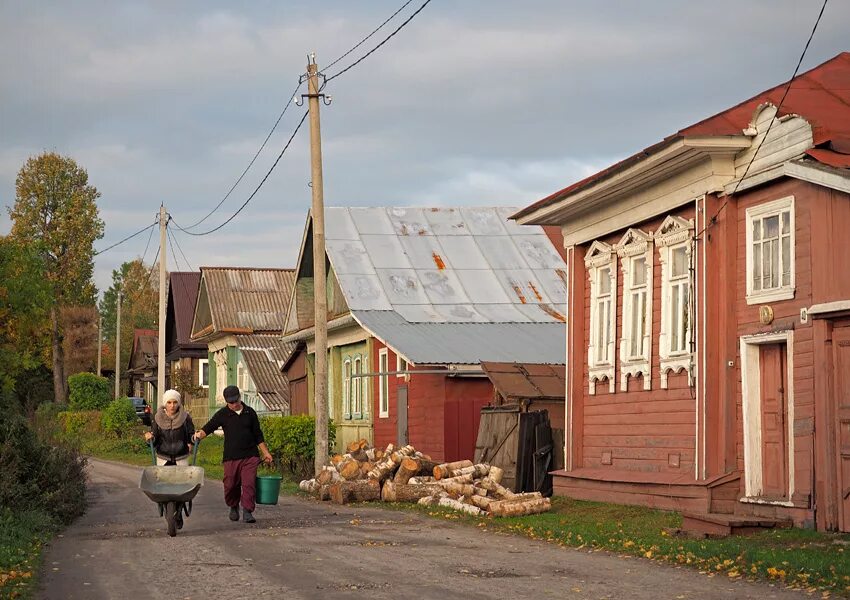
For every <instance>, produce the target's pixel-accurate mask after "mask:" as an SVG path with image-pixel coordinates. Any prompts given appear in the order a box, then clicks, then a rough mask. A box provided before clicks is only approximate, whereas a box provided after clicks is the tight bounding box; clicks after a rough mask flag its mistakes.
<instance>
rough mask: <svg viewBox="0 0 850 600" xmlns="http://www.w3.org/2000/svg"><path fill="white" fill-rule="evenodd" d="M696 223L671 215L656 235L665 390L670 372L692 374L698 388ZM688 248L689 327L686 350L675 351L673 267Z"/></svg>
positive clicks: (662, 371)
mask: <svg viewBox="0 0 850 600" xmlns="http://www.w3.org/2000/svg"><path fill="white" fill-rule="evenodd" d="M693 229H694V222H693V219H683V218H681V217H677V216H674V215H668V216H667V218H666V219H664V222H663V223H662V224H661V227H659V228H658V231H656V232H655V236H654V239H655V245H656V246H658V253H659V254H658V257H659V260H660V262H661V334H660V335H659V338H658V350H659V355H660V364H659V367H660V368H659V371H660V374H661V388H662V389H667V376H668V374H669V373H670V371H672V372H674V373H681V372H682V371H686V372H687V374H688V385H691V386H692V385H694V353H693V339H694V330H693V323H694V315H693V311H692V310H691V299H692V298H693V291H694V290H693V288H694V276H693V271H692V270H690V265H692V264H693V259H694V257H693V255H692V249H693V244H692V243H691V241H692V238H693ZM680 248H684V249H685V255H686V257H687V264H688V265H689V275H688V283H687V288H686V289H687V290H688V300H687V309H686V312H685V313H684V315H685V316H686V317H687V326H686V327H685V330H684V338H685V347H686V348H688V350H686V351H683V352H682V351H673V350H671V348H670V344H671V337H672V336H671V329H672V321H673V315H672V312H671V311H672V306H671V305H672V302H673V287H674V283H673V281H672V265H671V257H672V256H673V251H674V250H677V249H680Z"/></svg>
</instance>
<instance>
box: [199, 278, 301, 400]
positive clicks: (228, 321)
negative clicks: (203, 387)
mask: <svg viewBox="0 0 850 600" xmlns="http://www.w3.org/2000/svg"><path fill="white" fill-rule="evenodd" d="M294 280H295V273H294V271H293V270H292V269H266V268H237V267H201V276H200V281H199V283H198V294H197V301H196V304H195V311H194V317H193V323H192V334H191V341H193V342H202V343H204V344H205V346H206V349H207V359H206V360H207V363H206V366H205V367H204V368H206V369H208V371H207V373H208V375H207V385H208V388H209V395H208V400H209V411H210V412H214V411H215V410H216V409H217V408H220V407H221V406H224V404H225V403H224V397H223V396H222V392H223V390H224V388H225V387H227V386H228V385H238V386H239V389H240V390H241V391H242V401H243V402H245V403H246V404H248V405H249V406H251V407H252V408H254V409H256V410H257V411H258V412H268V411H275V412H280V413H283V414H289V386H288V384H287V382H286V378H285V377H284V375H283V374H282V373H281V370H280V368H281V366H282V365H283V361H284V358H285V356H286V354H287V350H288V349H287V348H286V347H285V346H283V345H281V343H280V335H281V333H282V328H283V322H284V318H285V312H286V306H287V302H288V301H289V297H290V295H291V293H292V284H293V282H294ZM202 364H203V363H202Z"/></svg>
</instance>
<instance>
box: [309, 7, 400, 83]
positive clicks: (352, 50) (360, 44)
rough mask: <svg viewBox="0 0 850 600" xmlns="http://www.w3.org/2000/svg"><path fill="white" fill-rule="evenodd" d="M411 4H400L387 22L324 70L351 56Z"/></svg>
mask: <svg viewBox="0 0 850 600" xmlns="http://www.w3.org/2000/svg"><path fill="white" fill-rule="evenodd" d="M411 2H413V0H407V2H405V3H404V4H402V5H401V8H399V9H398V10H397V11H395V12H394V13H393V14H391V15H390V16H389V17H388V18H387V20H386V21H384V22H383V23H381V24H380V25H378V26H377V27H376V28H375V29H373V30H372V33H370V34H369V35H367V36H366V37H364V38H363V39H362V40H360V41H359V42H357V43H356V44H355V45H354V46H352V47H351V49H350V50H349V51H348V52H346V53H345V54H343V55H342V56H339V57H337V58H336V59H335V60H334V61H332V62H331V63H330V64H329V65H327V66H326V67H325V68H326V69H330V68H332V67H333V66H334V65H335V64H337V63H338V62H339V61H341V60H342V59H343V58H345V57H346V56H348V55H349V54H351V53H352V52H354V51H355V50H357V49H358V48H359V47H360V46H362V45H363V44H365V43H366V42H367V41H369V39H370V38H371V37H372V36H373V35H375V34H376V33H378V32H379V31H380V30H381V29H383V27H384V25H386V24H387V23H389V22H390V21H392V20H393V19H394V18H395V16H396V15H398V13H400V12H401V11H403V10H404V9H405V8H407V7H408V6H409V5H410V3H411Z"/></svg>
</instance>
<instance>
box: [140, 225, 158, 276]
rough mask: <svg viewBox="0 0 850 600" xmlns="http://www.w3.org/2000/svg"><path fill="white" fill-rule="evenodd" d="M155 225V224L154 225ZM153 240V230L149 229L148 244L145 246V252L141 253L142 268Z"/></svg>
mask: <svg viewBox="0 0 850 600" xmlns="http://www.w3.org/2000/svg"><path fill="white" fill-rule="evenodd" d="M154 225H156V223H154ZM152 239H153V229H151V232H150V235H149V236H148V243H147V244H145V251H144V252H142V266H144V264H145V257H146V256H147V255H148V248H150V245H151V240H152Z"/></svg>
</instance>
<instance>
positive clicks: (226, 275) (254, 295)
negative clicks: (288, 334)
mask: <svg viewBox="0 0 850 600" xmlns="http://www.w3.org/2000/svg"><path fill="white" fill-rule="evenodd" d="M201 272H202V274H203V280H204V285H205V286H206V290H207V294H208V297H209V302H210V312H211V314H212V319H213V323H214V325H215V330H216V331H228V330H230V331H233V330H248V331H253V332H259V331H267V332H272V331H274V332H280V331H282V330H283V323H284V319H285V318H286V308H287V303H288V301H289V295H290V294H291V293H292V286H293V284H294V283H295V270H294V269H259V268H233V267H201Z"/></svg>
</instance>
